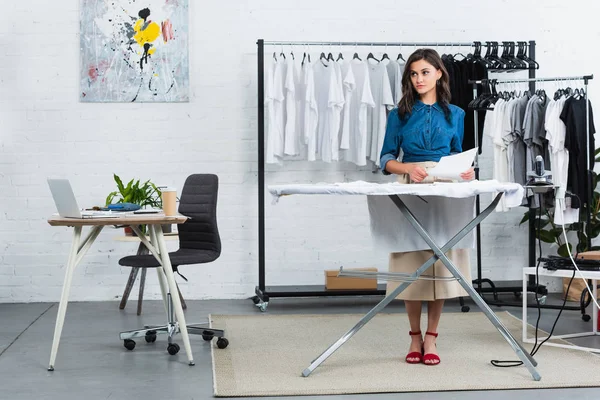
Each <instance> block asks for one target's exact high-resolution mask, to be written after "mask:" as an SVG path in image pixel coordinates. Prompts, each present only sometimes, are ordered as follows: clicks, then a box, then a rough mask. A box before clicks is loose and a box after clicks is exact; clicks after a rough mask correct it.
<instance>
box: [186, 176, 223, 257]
mask: <svg viewBox="0 0 600 400" xmlns="http://www.w3.org/2000/svg"><path fill="white" fill-rule="evenodd" d="M218 191H219V178H218V177H217V175H213V174H194V175H190V176H189V177H188V178H187V179H186V180H185V183H184V185H183V190H182V191H181V196H180V198H179V213H180V214H182V215H185V216H186V217H190V219H188V220H187V221H186V222H185V223H184V224H180V225H178V226H177V228H178V230H179V248H181V249H194V250H204V251H211V252H214V253H216V254H215V255H216V257H218V256H219V255H220V254H221V238H220V236H219V229H218V227H217V195H218Z"/></svg>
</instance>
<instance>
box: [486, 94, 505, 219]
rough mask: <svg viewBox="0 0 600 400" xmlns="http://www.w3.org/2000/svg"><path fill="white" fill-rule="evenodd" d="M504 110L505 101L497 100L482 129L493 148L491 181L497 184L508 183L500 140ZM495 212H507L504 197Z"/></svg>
mask: <svg viewBox="0 0 600 400" xmlns="http://www.w3.org/2000/svg"><path fill="white" fill-rule="evenodd" d="M505 108H506V101H504V100H503V99H498V101H497V102H496V104H495V105H494V111H491V112H487V113H486V115H485V123H484V127H483V133H484V135H487V136H488V137H490V138H491V139H492V143H493V147H494V152H493V154H494V170H493V173H492V176H493V179H495V180H497V181H498V182H507V181H508V160H507V158H506V145H505V142H504V141H503V140H502V130H503V123H504V111H505ZM496 211H497V212H504V211H508V207H507V206H506V204H505V201H504V197H502V198H501V199H500V202H499V203H498V205H497V206H496Z"/></svg>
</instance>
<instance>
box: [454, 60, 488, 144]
mask: <svg viewBox="0 0 600 400" xmlns="http://www.w3.org/2000/svg"><path fill="white" fill-rule="evenodd" d="M444 66H445V67H446V69H447V70H448V75H450V78H451V79H450V92H451V94H452V100H451V101H450V104H454V105H456V106H458V107H460V108H462V109H463V110H465V113H466V115H465V135H464V138H463V143H462V149H463V151H466V150H470V149H472V148H474V147H475V122H474V115H475V114H474V113H475V111H473V110H470V109H469V102H470V101H471V100H472V99H473V87H472V86H471V85H470V84H469V80H470V79H471V80H479V79H485V78H487V68H486V67H485V65H484V64H483V63H480V62H478V61H475V60H474V59H472V58H468V57H467V58H465V59H462V60H460V61H458V60H456V59H454V58H453V57H446V58H445V59H444ZM481 93H483V91H482V86H481V85H478V88H477V95H478V96H479V95H480V94H481ZM484 120H485V111H479V118H478V124H479V129H478V136H479V137H478V140H479V141H478V143H479V153H480V154H481V140H482V139H483V122H484Z"/></svg>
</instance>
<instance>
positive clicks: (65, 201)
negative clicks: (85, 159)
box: [48, 178, 119, 218]
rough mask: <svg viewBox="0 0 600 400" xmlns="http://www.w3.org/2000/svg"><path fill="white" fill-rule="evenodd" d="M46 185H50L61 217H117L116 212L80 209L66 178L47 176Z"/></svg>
mask: <svg viewBox="0 0 600 400" xmlns="http://www.w3.org/2000/svg"><path fill="white" fill-rule="evenodd" d="M48 186H50V192H52V198H54V203H55V204H56V209H57V210H58V215H60V216H61V217H62V218H119V214H118V213H113V212H110V211H82V210H81V209H80V208H79V206H78V205H77V200H76V199H75V194H74V193H73V189H72V188H71V183H70V182H69V180H68V179H51V178H48Z"/></svg>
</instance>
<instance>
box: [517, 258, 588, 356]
mask: <svg viewBox="0 0 600 400" xmlns="http://www.w3.org/2000/svg"><path fill="white" fill-rule="evenodd" d="M535 270H536V269H535V267H530V268H523V287H525V286H526V285H527V284H528V279H529V276H535ZM581 273H582V274H583V276H584V278H585V279H586V280H587V279H591V280H592V286H591V287H592V291H593V296H594V298H595V299H597V298H598V287H597V285H596V282H597V281H598V280H600V271H581ZM538 276H550V277H554V278H569V279H570V278H571V277H572V276H573V271H569V270H566V269H563V270H557V271H551V270H548V269H546V268H542V267H540V268H539V269H538ZM575 279H581V274H580V273H579V272H576V273H575ZM575 279H574V280H573V281H575ZM585 290H587V289H585ZM525 293H527V292H523V294H525ZM536 295H537V294H536ZM592 326H593V327H592V331H591V332H583V333H569V334H566V335H556V336H554V335H553V336H552V338H553V339H571V338H577V337H584V336H597V335H598V307H597V306H596V303H594V302H593V301H592ZM546 337H547V336H544V337H538V343H540V342H541V341H543V340H545V339H546ZM523 342H524V343H535V338H529V337H528V335H527V296H525V295H523ZM544 346H553V347H563V348H566V349H575V350H584V351H592V352H600V349H597V348H594V347H582V346H576V345H572V344H563V343H553V342H551V341H550V340H548V341H547V342H546V343H544Z"/></svg>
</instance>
